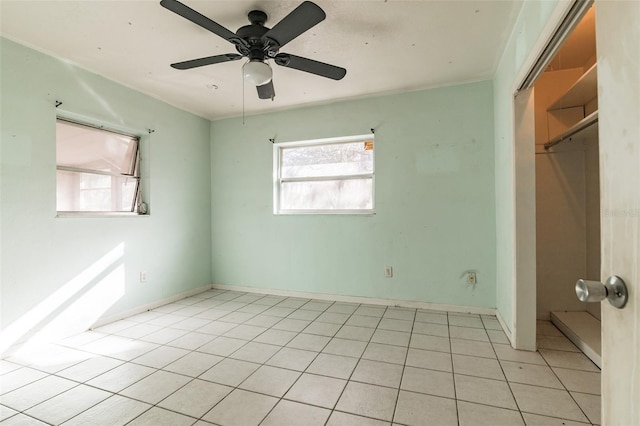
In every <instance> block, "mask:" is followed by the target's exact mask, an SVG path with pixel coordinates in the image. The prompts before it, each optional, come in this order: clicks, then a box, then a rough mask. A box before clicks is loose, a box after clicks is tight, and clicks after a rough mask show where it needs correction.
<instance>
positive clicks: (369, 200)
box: [273, 134, 374, 214]
mask: <svg viewBox="0 0 640 426" xmlns="http://www.w3.org/2000/svg"><path fill="white" fill-rule="evenodd" d="M373 152H374V151H373V135H372V134H371V135H362V136H351V137H345V138H332V139H319V140H315V141H303V142H288V143H281V144H276V145H274V156H273V158H274V170H275V173H274V174H275V186H274V211H275V213H276V214H305V213H316V214H318V213H333V214H335V213H343V214H344V213H365V214H372V213H373V212H374V185H373V184H374V155H373Z"/></svg>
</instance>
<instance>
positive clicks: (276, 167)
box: [273, 133, 376, 216]
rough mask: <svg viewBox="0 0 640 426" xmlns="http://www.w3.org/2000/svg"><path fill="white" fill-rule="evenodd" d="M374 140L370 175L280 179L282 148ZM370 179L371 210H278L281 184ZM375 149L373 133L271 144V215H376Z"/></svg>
mask: <svg viewBox="0 0 640 426" xmlns="http://www.w3.org/2000/svg"><path fill="white" fill-rule="evenodd" d="M371 139H373V140H374V144H373V170H372V171H371V173H366V174H359V175H338V176H322V177H302V178H299V177H296V178H282V177H281V176H280V159H281V152H282V149H283V148H296V147H304V146H313V145H331V144H343V143H349V142H365V141H367V140H371ZM369 178H370V179H371V185H372V195H371V205H372V206H373V207H372V208H371V209H342V210H321V209H316V210H281V209H280V184H281V183H282V182H309V181H324V180H353V179H369ZM375 208H376V147H375V136H374V134H373V133H368V134H365V135H355V136H341V137H335V138H324V139H312V140H302V141H294V142H280V143H274V144H273V214H274V215H278V216H281V215H362V216H373V215H375V214H376V211H375Z"/></svg>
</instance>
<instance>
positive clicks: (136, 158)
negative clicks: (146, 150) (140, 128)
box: [56, 114, 146, 217]
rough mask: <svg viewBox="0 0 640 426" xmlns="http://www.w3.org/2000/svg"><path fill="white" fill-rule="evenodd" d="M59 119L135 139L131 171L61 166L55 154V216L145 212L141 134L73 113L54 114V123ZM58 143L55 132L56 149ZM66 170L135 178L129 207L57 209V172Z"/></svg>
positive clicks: (114, 214) (141, 213)
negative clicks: (134, 187)
mask: <svg viewBox="0 0 640 426" xmlns="http://www.w3.org/2000/svg"><path fill="white" fill-rule="evenodd" d="M59 121H62V122H65V123H70V124H73V125H76V126H82V127H88V128H91V129H96V130H100V131H104V132H109V133H114V134H117V135H121V136H126V137H128V138H131V139H132V140H133V141H135V146H134V153H133V155H132V158H131V169H130V170H132V171H133V173H114V172H106V171H102V170H96V169H85V168H81V167H72V166H62V165H59V164H58V158H57V155H56V217H105V216H129V217H131V216H142V215H146V213H143V212H140V206H141V205H142V204H144V201H143V198H142V196H143V194H142V186H143V185H142V165H141V151H142V147H141V145H142V138H143V136H142V135H140V134H138V132H135V131H128V130H123V129H118V128H117V127H115V126H110V125H102V124H98V123H97V122H95V121H93V120H91V119H87V118H84V117H78V118H76V116H75V114H58V115H56V123H58V122H59ZM57 144H58V138H57V134H56V149H57ZM58 171H66V172H72V173H84V174H90V175H100V176H111V177H120V178H131V179H134V180H136V189H135V193H134V196H133V199H132V204H131V209H130V210H128V211H127V210H125V211H118V210H58V205H57V204H58V197H57V188H58V182H57V172H58ZM145 208H146V206H145Z"/></svg>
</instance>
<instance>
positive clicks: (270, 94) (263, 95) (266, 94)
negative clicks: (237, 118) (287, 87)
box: [256, 80, 276, 99]
mask: <svg viewBox="0 0 640 426" xmlns="http://www.w3.org/2000/svg"><path fill="white" fill-rule="evenodd" d="M256 88H257V89H258V97H259V98H260V99H273V98H275V96H276V91H275V89H274V88H273V80H270V81H269V82H268V83H267V84H263V85H262V86H256Z"/></svg>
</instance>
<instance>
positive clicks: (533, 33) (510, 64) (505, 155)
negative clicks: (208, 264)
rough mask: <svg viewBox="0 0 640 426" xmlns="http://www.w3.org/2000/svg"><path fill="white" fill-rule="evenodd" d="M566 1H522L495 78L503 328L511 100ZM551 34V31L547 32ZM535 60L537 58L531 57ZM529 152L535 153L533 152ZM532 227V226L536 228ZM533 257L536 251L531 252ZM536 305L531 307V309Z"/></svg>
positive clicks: (507, 305) (508, 284) (509, 321)
mask: <svg viewBox="0 0 640 426" xmlns="http://www.w3.org/2000/svg"><path fill="white" fill-rule="evenodd" d="M561 3H564V4H567V2H566V1H564V0H545V1H538V0H530V1H525V2H524V4H523V6H522V9H521V11H520V14H519V16H518V20H517V22H516V24H515V25H514V28H513V31H512V33H511V37H510V39H509V42H508V44H507V46H506V47H505V50H504V52H503V55H502V59H501V61H500V64H499V65H498V69H497V71H496V73H495V75H494V80H493V90H494V109H495V112H494V117H495V197H496V199H495V201H496V210H495V213H496V216H495V218H496V250H497V256H496V259H497V265H496V273H497V277H496V278H497V279H496V292H497V299H496V301H497V309H498V312H499V313H500V315H501V316H502V317H503V318H504V320H505V322H506V325H507V327H509V328H510V329H511V330H513V329H514V324H515V317H514V311H513V298H514V287H515V281H516V270H515V264H516V263H515V249H516V247H515V244H514V243H515V210H514V209H515V196H516V192H517V188H516V182H515V180H514V176H515V167H516V164H517V161H518V160H517V158H516V152H515V150H514V125H513V120H514V109H513V95H514V93H515V90H516V89H517V86H518V85H519V83H520V81H522V79H524V77H525V74H526V72H527V70H528V68H529V67H530V66H532V65H533V63H532V62H531V63H525V62H526V61H527V60H530V59H531V58H530V56H531V55H530V53H531V51H532V49H534V47H536V46H537V47H539V48H542V47H544V45H545V43H546V42H545V40H541V34H542V33H543V31H547V32H548V31H549V27H553V26H555V25H556V23H554V22H551V21H550V17H551V16H552V14H553V13H554V12H556V8H557V7H558V5H559V4H561ZM551 29H552V28H551ZM533 60H535V58H533ZM532 149H533V148H532ZM534 225H535V224H534ZM533 253H535V248H534V252H533ZM534 305H535V304H534Z"/></svg>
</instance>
